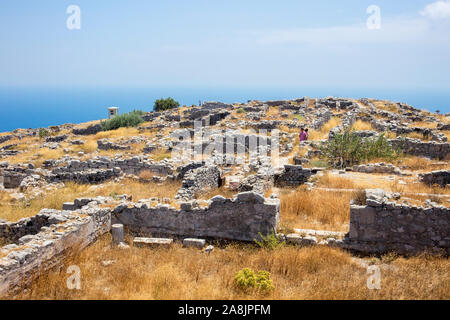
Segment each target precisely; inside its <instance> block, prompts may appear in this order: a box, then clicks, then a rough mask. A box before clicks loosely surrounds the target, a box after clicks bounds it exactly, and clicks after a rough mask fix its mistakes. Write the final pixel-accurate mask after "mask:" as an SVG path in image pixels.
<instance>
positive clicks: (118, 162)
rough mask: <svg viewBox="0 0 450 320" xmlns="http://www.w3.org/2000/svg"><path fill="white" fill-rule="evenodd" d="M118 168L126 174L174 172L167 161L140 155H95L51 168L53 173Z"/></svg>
mask: <svg viewBox="0 0 450 320" xmlns="http://www.w3.org/2000/svg"><path fill="white" fill-rule="evenodd" d="M114 168H120V169H121V170H122V171H123V172H125V173H128V174H134V175H138V174H139V173H140V172H141V171H147V170H148V171H151V172H153V173H155V174H157V175H161V176H167V175H172V174H173V172H174V168H173V165H172V164H171V163H170V162H168V161H165V160H163V161H161V162H152V161H146V160H143V159H142V158H141V157H133V158H129V159H110V158H109V157H97V158H94V159H90V160H87V161H79V160H71V161H69V163H68V164H67V166H65V167H60V168H55V169H53V171H52V173H53V174H59V173H63V172H79V171H86V170H89V169H114Z"/></svg>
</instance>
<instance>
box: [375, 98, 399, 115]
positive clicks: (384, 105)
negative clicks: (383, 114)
mask: <svg viewBox="0 0 450 320" xmlns="http://www.w3.org/2000/svg"><path fill="white" fill-rule="evenodd" d="M372 103H373V104H374V105H375V107H376V108H377V109H381V110H385V111H389V112H394V113H398V112H399V110H398V107H397V105H395V104H393V103H392V102H390V101H379V100H378V101H372Z"/></svg>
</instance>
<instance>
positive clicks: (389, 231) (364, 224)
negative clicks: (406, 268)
mask: <svg viewBox="0 0 450 320" xmlns="http://www.w3.org/2000/svg"><path fill="white" fill-rule="evenodd" d="M348 240H349V244H350V246H349V248H350V249H355V250H358V251H363V252H368V253H370V252H373V253H382V252H388V251H396V252H400V253H405V254H410V253H418V252H420V251H423V250H431V251H434V252H440V251H443V252H445V253H446V254H449V253H450V209H449V208H446V207H444V206H437V205H435V206H432V207H426V208H424V207H417V206H408V205H403V204H396V203H394V202H390V201H379V200H378V199H373V198H372V199H371V198H370V197H368V199H367V205H365V206H359V205H352V206H351V209H350V233H349V239H348Z"/></svg>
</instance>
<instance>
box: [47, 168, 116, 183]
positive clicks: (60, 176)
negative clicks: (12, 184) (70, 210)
mask: <svg viewBox="0 0 450 320" xmlns="http://www.w3.org/2000/svg"><path fill="white" fill-rule="evenodd" d="M121 173H122V170H121V169H120V168H114V169H88V170H86V171H76V172H59V173H52V174H49V175H48V176H46V180H47V181H48V182H51V183H53V182H64V181H73V182H76V183H80V184H98V183H102V182H105V181H107V180H110V179H113V178H116V177H119V176H120V174H121Z"/></svg>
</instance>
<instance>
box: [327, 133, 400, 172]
mask: <svg viewBox="0 0 450 320" xmlns="http://www.w3.org/2000/svg"><path fill="white" fill-rule="evenodd" d="M322 152H323V154H324V155H325V156H326V157H327V158H328V160H329V162H330V163H331V164H333V165H334V166H335V167H340V168H343V167H346V166H352V165H354V164H358V163H360V162H363V161H370V160H373V159H378V158H379V159H386V160H393V159H394V158H395V157H396V156H397V154H396V151H395V150H394V149H393V148H392V146H391V145H390V144H389V141H388V140H387V139H386V138H385V136H384V134H381V135H380V136H379V137H377V138H366V139H363V138H361V137H360V136H358V134H356V133H355V132H354V131H352V130H350V129H346V130H345V131H344V132H343V133H338V134H336V135H335V136H334V137H333V138H332V139H330V140H329V141H328V142H327V144H326V145H325V146H324V147H322Z"/></svg>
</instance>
